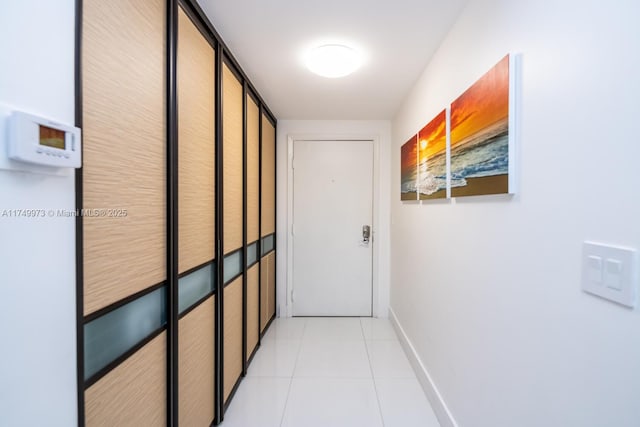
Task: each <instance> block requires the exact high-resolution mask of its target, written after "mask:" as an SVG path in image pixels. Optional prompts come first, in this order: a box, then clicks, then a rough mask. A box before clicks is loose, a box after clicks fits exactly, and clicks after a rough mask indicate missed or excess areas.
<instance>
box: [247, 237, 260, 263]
mask: <svg viewBox="0 0 640 427" xmlns="http://www.w3.org/2000/svg"><path fill="white" fill-rule="evenodd" d="M257 260H258V242H254V243H252V244H250V245H249V246H247V267H248V266H250V265H252V264H253V263H254V262H256V261H257Z"/></svg>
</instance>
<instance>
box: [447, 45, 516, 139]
mask: <svg viewBox="0 0 640 427" xmlns="http://www.w3.org/2000/svg"><path fill="white" fill-rule="evenodd" d="M508 117H509V56H505V57H504V58H503V59H502V60H501V61H500V62H498V64H496V66H495V67H493V68H492V69H491V70H489V72H487V73H486V74H485V75H484V76H482V77H481V78H480V79H479V80H478V81H477V82H475V83H474V84H473V86H471V87H470V88H469V89H467V91H466V92H464V93H463V94H462V95H460V97H459V98H458V99H456V100H455V101H453V102H452V103H451V147H453V146H455V145H456V144H457V143H459V142H460V141H462V140H464V139H465V138H466V137H468V136H470V135H473V134H475V133H476V132H478V131H479V130H481V129H483V128H485V127H487V126H489V125H492V124H494V123H496V122H498V121H499V120H501V119H505V118H508Z"/></svg>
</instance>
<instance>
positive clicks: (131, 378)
mask: <svg viewBox="0 0 640 427" xmlns="http://www.w3.org/2000/svg"><path fill="white" fill-rule="evenodd" d="M166 335H167V334H166V332H163V333H161V334H160V335H158V336H157V337H155V338H154V339H153V340H151V341H150V342H149V343H148V344H146V345H145V346H144V347H142V348H141V349H140V350H138V351H137V352H136V353H134V354H133V355H131V357H129V358H128V359H127V360H125V361H124V362H122V363H121V364H120V365H118V366H117V367H116V368H115V369H113V370H112V371H111V372H109V373H108V374H107V375H105V376H104V377H102V378H101V379H100V380H98V382H96V383H95V384H93V385H92V386H91V387H89V388H88V389H87V390H86V391H85V421H86V425H87V427H112V426H123V427H124V426H131V427H141V426H144V427H146V426H149V427H158V426H164V425H166V418H167V415H166V401H167V398H166V388H167V386H166V383H167V379H166V377H167V362H166V354H167V349H166Z"/></svg>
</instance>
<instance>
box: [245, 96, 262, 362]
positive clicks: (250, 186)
mask: <svg viewBox="0 0 640 427" xmlns="http://www.w3.org/2000/svg"><path fill="white" fill-rule="evenodd" d="M246 106H247V114H246V117H247V123H246V133H247V147H246V159H247V162H246V179H247V184H246V186H247V194H246V209H247V236H246V244H247V310H246V313H247V341H246V342H247V355H246V358H247V360H248V359H249V358H250V357H251V355H252V354H253V352H254V350H255V349H256V346H257V345H258V336H259V334H260V323H259V319H260V317H259V315H260V290H259V288H260V283H259V280H260V277H259V276H260V265H259V264H258V261H259V258H258V247H259V243H260V242H259V240H260V109H259V107H258V104H257V103H256V101H255V100H254V98H253V97H252V96H251V95H250V94H247V95H246Z"/></svg>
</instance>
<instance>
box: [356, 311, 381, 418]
mask: <svg viewBox="0 0 640 427" xmlns="http://www.w3.org/2000/svg"><path fill="white" fill-rule="evenodd" d="M371 319H373V317H372V318H371ZM371 328H373V324H372V325H371ZM360 330H361V331H362V337H363V338H364V348H365V350H366V351H367V360H368V361H369V370H370V371H371V381H372V382H373V391H374V392H375V394H376V402H377V403H378V414H379V415H380V421H381V422H382V427H384V425H385V422H384V416H383V415H382V405H381V404H380V396H379V395H378V387H377V385H376V377H375V375H374V374H373V365H372V364H371V355H370V354H369V346H368V345H367V337H366V336H365V334H364V327H363V325H362V318H360ZM371 334H372V337H373V330H372V331H371Z"/></svg>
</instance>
